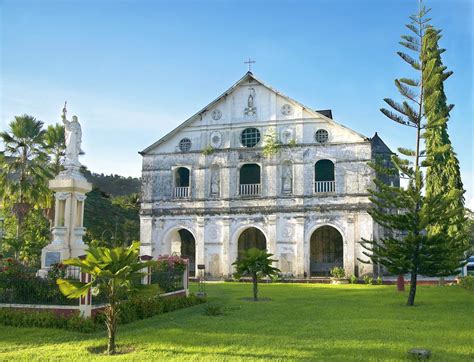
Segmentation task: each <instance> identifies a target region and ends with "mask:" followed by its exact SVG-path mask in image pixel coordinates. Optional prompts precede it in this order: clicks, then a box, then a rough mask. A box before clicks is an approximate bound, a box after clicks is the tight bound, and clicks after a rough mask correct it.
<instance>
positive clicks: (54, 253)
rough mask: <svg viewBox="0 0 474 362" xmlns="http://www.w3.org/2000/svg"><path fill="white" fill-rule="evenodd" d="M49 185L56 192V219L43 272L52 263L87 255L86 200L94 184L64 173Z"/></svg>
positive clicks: (77, 176)
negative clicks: (84, 224)
mask: <svg viewBox="0 0 474 362" xmlns="http://www.w3.org/2000/svg"><path fill="white" fill-rule="evenodd" d="M49 188H50V189H51V190H53V191H55V192H56V193H55V198H56V204H55V220H54V227H53V230H52V235H53V240H52V242H51V243H50V244H49V245H47V246H46V247H44V248H43V250H42V252H41V268H42V273H44V272H45V271H46V270H47V269H48V268H49V267H50V265H51V264H54V263H58V262H60V261H62V260H65V259H69V258H76V257H78V256H80V255H84V253H85V250H86V245H85V244H84V242H83V241H82V237H83V236H84V234H85V231H86V229H85V228H84V226H83V221H84V202H85V199H86V195H85V194H86V193H87V192H89V191H90V190H92V184H90V183H89V182H87V181H86V179H85V178H83V177H82V176H81V175H75V174H74V175H71V174H70V173H67V172H64V173H62V174H59V175H58V176H57V177H56V178H55V179H54V180H51V181H50V182H49Z"/></svg>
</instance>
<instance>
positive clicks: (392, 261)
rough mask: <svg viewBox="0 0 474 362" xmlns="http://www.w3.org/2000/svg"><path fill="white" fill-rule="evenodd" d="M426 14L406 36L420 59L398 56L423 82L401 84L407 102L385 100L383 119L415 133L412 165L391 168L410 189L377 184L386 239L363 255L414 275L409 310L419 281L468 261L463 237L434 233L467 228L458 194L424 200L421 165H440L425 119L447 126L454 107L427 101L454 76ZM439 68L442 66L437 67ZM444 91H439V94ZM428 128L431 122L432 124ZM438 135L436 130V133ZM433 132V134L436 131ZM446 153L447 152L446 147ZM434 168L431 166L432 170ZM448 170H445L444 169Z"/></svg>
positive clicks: (414, 19)
mask: <svg viewBox="0 0 474 362" xmlns="http://www.w3.org/2000/svg"><path fill="white" fill-rule="evenodd" d="M428 11H429V10H427V9H426V8H425V7H424V6H422V4H421V2H420V9H419V11H418V13H417V14H416V15H413V16H411V17H410V19H411V23H410V24H408V25H407V28H408V29H409V30H411V31H412V32H413V35H404V36H402V39H403V41H402V42H400V44H401V45H402V46H404V47H406V48H407V49H409V50H410V51H413V52H415V54H416V57H415V58H414V57H412V56H410V55H408V54H406V53H403V52H398V55H399V56H400V57H401V58H402V59H403V60H404V61H405V62H407V63H408V64H409V65H410V66H411V67H412V69H414V71H415V72H416V73H417V75H418V78H416V79H408V78H400V79H396V80H395V85H396V87H397V89H398V91H399V92H400V94H401V96H402V97H403V98H404V99H405V100H404V101H403V102H402V103H401V104H400V103H398V102H396V101H394V100H392V99H390V98H386V99H384V101H385V102H386V103H387V104H388V105H389V106H390V107H391V109H392V110H388V109H385V108H382V109H381V111H382V113H383V114H384V115H385V116H387V117H388V118H390V119H391V120H393V121H395V122H397V123H399V124H401V125H403V126H407V127H410V128H413V129H414V130H415V131H416V132H415V133H416V137H415V150H410V149H404V148H399V149H398V151H399V152H400V153H401V154H402V155H404V156H406V157H408V158H409V159H402V158H400V157H398V156H395V155H394V156H393V157H392V163H393V165H394V166H395V167H396V169H397V170H398V172H400V174H401V175H402V177H404V178H406V179H407V180H408V186H407V188H406V189H404V188H398V187H393V186H390V185H388V184H386V183H385V182H384V181H383V179H382V178H376V179H375V180H374V183H375V186H376V188H375V189H372V190H369V192H370V193H371V198H370V199H371V201H372V203H373V205H374V207H373V208H372V209H371V210H369V214H370V215H371V216H372V218H373V219H374V220H375V221H376V222H377V224H379V225H380V226H381V227H383V229H384V233H383V234H382V237H380V238H379V239H376V240H365V239H364V240H363V243H362V245H363V247H364V248H365V249H366V250H367V251H364V252H363V253H364V255H366V256H367V257H368V258H369V259H370V260H371V261H372V263H373V264H381V265H383V266H384V267H385V268H386V269H387V270H388V271H389V272H390V273H392V274H395V275H402V274H406V273H410V292H409V294H408V300H407V305H409V306H412V305H413V304H414V301H415V295H416V286H417V278H418V275H427V276H438V277H440V276H447V275H453V274H456V273H457V272H458V269H459V268H460V267H461V266H462V265H463V263H464V260H465V256H464V253H465V250H466V247H465V246H464V244H463V242H462V240H463V238H464V236H463V235H462V234H461V233H460V234H458V235H452V234H448V233H447V232H446V228H436V229H435V228H433V226H435V225H437V224H439V223H440V220H450V221H451V222H454V223H456V224H457V225H453V228H456V229H458V230H461V229H462V228H463V227H462V225H461V223H462V222H463V221H462V220H460V218H456V217H455V215H458V213H459V212H460V208H462V205H460V203H459V202H458V201H459V192H460V191H459V190H452V191H453V192H445V193H431V192H430V193H426V194H424V192H423V191H424V190H423V187H424V181H425V180H424V178H423V173H422V170H421V167H422V166H423V165H422V163H421V162H420V160H421V158H422V157H427V158H428V160H432V162H437V161H436V159H437V158H436V157H433V155H434V153H437V152H439V150H440V149H435V148H428V149H427V150H422V138H423V137H424V136H425V134H423V132H425V131H426V130H427V126H428V124H427V121H426V117H427V116H428V115H430V114H431V117H433V119H435V120H436V121H435V122H434V123H431V126H429V127H439V126H440V125H442V123H443V122H442V121H439V120H440V119H441V118H446V117H447V112H449V109H450V107H447V108H442V107H438V104H437V101H434V100H432V101H427V99H426V98H425V96H427V95H428V94H430V92H433V91H435V90H434V89H433V87H435V83H436V86H437V87H438V88H439V81H441V82H442V81H444V80H445V79H446V78H447V77H448V76H449V73H444V70H445V69H444V68H443V67H442V66H439V64H438V61H439V54H440V53H439V52H437V51H435V50H434V49H435V48H436V47H437V45H435V44H434V43H433V42H434V41H437V40H436V36H433V35H434V34H436V33H437V32H436V31H434V33H433V29H432V27H431V26H430V25H429V23H428V22H429V20H430V19H427V18H426V14H427V13H428ZM437 64H438V65H437ZM438 90H439V89H438ZM428 123H429V122H428ZM432 130H433V129H432ZM432 130H431V131H432ZM441 148H442V149H445V148H443V147H441ZM371 166H372V167H373V168H374V169H375V171H376V173H377V174H378V175H381V174H391V173H393V170H388V169H387V168H386V167H384V166H383V165H382V164H381V163H380V162H378V161H376V162H374V163H372V164H371ZM433 166H434V164H433V163H431V164H430V167H433ZM439 166H440V167H443V166H442V165H439Z"/></svg>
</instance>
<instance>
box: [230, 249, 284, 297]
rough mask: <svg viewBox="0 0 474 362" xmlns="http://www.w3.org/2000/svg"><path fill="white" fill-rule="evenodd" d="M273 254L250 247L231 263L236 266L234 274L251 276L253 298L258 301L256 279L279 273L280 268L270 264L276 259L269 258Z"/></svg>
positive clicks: (238, 276)
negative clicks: (242, 255)
mask: <svg viewBox="0 0 474 362" xmlns="http://www.w3.org/2000/svg"><path fill="white" fill-rule="evenodd" d="M271 256H273V254H269V253H267V251H266V250H260V249H257V248H250V249H249V250H247V252H246V253H245V256H244V257H243V258H241V259H237V260H236V261H235V262H234V263H232V265H235V266H236V272H235V273H234V276H235V277H236V278H240V277H241V276H245V275H249V276H251V277H252V283H253V300H254V301H255V302H256V301H258V280H259V279H260V278H263V277H265V276H267V277H272V276H274V275H277V274H278V273H280V269H278V268H275V267H273V266H272V263H273V262H275V261H276V260H273V259H270V257H271Z"/></svg>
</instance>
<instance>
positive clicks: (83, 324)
mask: <svg viewBox="0 0 474 362" xmlns="http://www.w3.org/2000/svg"><path fill="white" fill-rule="evenodd" d="M0 324H2V325H5V326H13V327H40V328H60V329H67V330H71V331H75V332H80V333H91V332H94V331H96V330H97V325H96V324H94V321H93V320H92V318H82V317H80V316H78V315H73V316H62V315H56V314H55V313H54V312H52V311H41V312H37V311H23V310H12V309H7V308H2V309H0Z"/></svg>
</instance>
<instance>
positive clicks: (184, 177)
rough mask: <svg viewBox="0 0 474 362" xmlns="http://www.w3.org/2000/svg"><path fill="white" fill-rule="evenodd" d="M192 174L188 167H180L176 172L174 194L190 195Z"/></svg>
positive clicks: (178, 195) (183, 196) (180, 196)
mask: <svg viewBox="0 0 474 362" xmlns="http://www.w3.org/2000/svg"><path fill="white" fill-rule="evenodd" d="M189 184H190V174H189V169H188V168H186V167H178V168H177V169H176V170H175V174H174V191H173V196H174V197H176V198H187V197H189V186H190V185H189Z"/></svg>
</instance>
